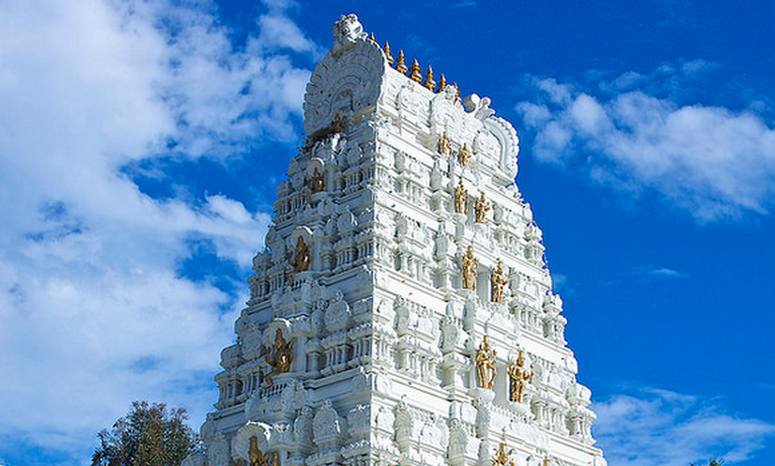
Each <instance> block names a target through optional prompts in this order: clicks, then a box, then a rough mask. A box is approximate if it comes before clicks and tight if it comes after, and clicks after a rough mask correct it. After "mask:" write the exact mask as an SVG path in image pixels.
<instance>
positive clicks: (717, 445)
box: [594, 389, 775, 466]
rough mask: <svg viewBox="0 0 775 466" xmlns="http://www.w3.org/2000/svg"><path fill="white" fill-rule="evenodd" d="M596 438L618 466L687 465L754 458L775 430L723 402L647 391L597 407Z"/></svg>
mask: <svg viewBox="0 0 775 466" xmlns="http://www.w3.org/2000/svg"><path fill="white" fill-rule="evenodd" d="M594 409H595V412H596V413H597V414H598V420H597V423H596V424H595V434H596V437H597V439H598V442H599V446H600V447H601V448H603V451H604V452H605V454H606V457H607V459H608V462H609V464H611V465H612V466H686V465H688V464H691V463H702V464H704V462H705V461H707V460H708V458H711V457H723V458H725V459H726V461H727V462H730V463H737V462H741V461H745V460H748V459H751V458H753V457H754V456H755V454H756V452H757V451H758V450H760V449H761V448H763V447H764V444H765V442H766V441H767V440H768V439H770V438H772V436H773V435H775V426H774V425H772V424H768V423H766V422H763V421H760V420H757V419H750V418H742V417H737V416H733V415H731V414H729V413H727V412H725V411H724V410H723V407H721V406H719V404H718V401H717V400H708V399H703V398H700V397H696V396H691V395H686V394H681V393H676V392H672V391H667V390H658V389H641V390H634V391H632V393H628V394H620V395H616V396H613V397H611V398H610V399H608V400H606V401H604V402H602V403H597V404H596V405H595V407H594Z"/></svg>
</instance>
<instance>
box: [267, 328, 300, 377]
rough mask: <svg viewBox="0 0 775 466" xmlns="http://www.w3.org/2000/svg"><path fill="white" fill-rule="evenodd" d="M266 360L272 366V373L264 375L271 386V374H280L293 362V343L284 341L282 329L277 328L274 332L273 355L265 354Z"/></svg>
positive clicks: (289, 367)
mask: <svg viewBox="0 0 775 466" xmlns="http://www.w3.org/2000/svg"><path fill="white" fill-rule="evenodd" d="M266 362H267V363H268V364H269V365H270V366H272V369H273V371H272V373H271V374H268V375H267V376H266V383H267V385H268V386H270V387H271V386H272V375H273V374H282V373H285V372H288V371H289V370H291V364H293V344H291V343H290V342H287V341H285V337H283V331H282V330H280V329H279V328H278V329H277V330H276V331H275V334H274V355H271V356H267V357H266Z"/></svg>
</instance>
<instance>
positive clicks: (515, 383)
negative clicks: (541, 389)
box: [509, 351, 533, 403]
mask: <svg viewBox="0 0 775 466" xmlns="http://www.w3.org/2000/svg"><path fill="white" fill-rule="evenodd" d="M531 380H533V371H532V370H530V369H526V368H525V355H524V353H523V352H522V351H520V352H519V355H518V356H517V360H516V361H514V362H512V363H511V365H510V366H509V382H510V383H509V385H510V391H511V395H510V400H511V401H516V402H517V403H522V402H523V401H525V387H526V386H527V383H528V382H530V381H531Z"/></svg>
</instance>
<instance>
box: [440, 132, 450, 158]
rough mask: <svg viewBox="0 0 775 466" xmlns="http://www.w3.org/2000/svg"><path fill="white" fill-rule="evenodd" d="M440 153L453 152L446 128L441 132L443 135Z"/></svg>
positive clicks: (447, 153) (448, 153)
mask: <svg viewBox="0 0 775 466" xmlns="http://www.w3.org/2000/svg"><path fill="white" fill-rule="evenodd" d="M439 154H440V155H450V154H452V145H451V144H450V142H449V137H448V136H447V131H446V130H444V132H443V133H441V136H439Z"/></svg>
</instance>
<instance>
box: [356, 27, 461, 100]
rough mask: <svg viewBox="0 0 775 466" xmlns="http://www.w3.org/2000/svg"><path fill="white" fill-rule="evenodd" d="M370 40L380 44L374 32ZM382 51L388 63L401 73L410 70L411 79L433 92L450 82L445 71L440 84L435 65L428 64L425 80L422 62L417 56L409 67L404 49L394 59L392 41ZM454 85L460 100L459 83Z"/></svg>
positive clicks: (441, 89)
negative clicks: (436, 76) (436, 78)
mask: <svg viewBox="0 0 775 466" xmlns="http://www.w3.org/2000/svg"><path fill="white" fill-rule="evenodd" d="M369 42H372V43H374V44H377V45H379V43H378V42H377V38H376V37H375V36H374V33H373V32H372V33H371V34H370V35H369ZM382 52H383V53H384V54H385V58H386V59H387V62H388V65H389V66H392V67H394V68H395V70H396V71H398V72H399V73H401V74H404V75H405V74H406V73H407V72H409V76H408V77H409V79H411V80H412V81H414V82H416V83H417V84H421V85H422V86H423V87H424V88H426V89H428V90H429V91H431V92H442V91H443V90H444V89H445V88H446V87H447V86H449V85H450V84H448V83H447V77H446V76H444V73H442V74H441V77H440V78H439V82H438V84H437V83H436V81H435V80H434V74H433V67H432V66H430V65H428V69H427V70H426V71H425V79H424V80H423V75H422V68H421V67H420V62H419V61H418V60H417V59H416V58H415V59H414V60H413V61H412V66H411V67H407V66H406V55H404V51H403V50H399V51H398V56H397V57H396V58H395V59H393V53H392V50H391V49H390V43H389V42H387V41H385V45H384V46H383V47H382ZM452 86H453V87H454V88H455V98H456V100H457V101H458V102H459V101H460V88H459V87H458V86H457V83H455V84H452Z"/></svg>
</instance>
